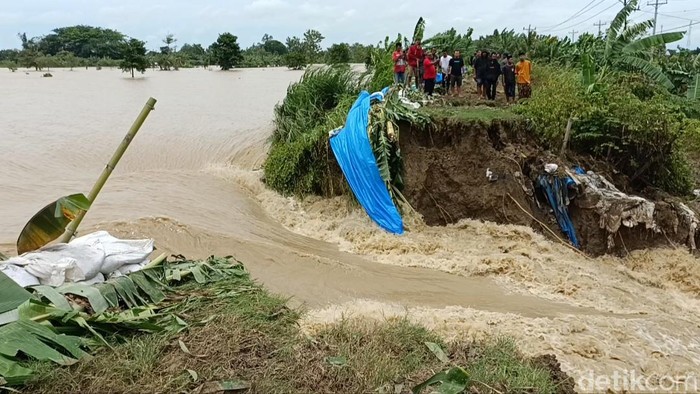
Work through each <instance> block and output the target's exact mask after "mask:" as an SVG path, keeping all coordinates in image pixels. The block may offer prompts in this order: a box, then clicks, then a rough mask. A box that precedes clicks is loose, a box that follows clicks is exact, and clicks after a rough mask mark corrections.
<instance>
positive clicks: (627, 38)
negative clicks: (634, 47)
mask: <svg viewBox="0 0 700 394" xmlns="http://www.w3.org/2000/svg"><path fill="white" fill-rule="evenodd" d="M653 27H654V20H653V19H649V20H646V21H643V22H639V23H635V24H634V25H629V26H627V28H626V29H625V30H624V31H623V32H622V34H620V37H619V41H622V42H631V41H634V40H636V39H637V38H638V37H640V36H641V35H643V34H644V33H646V32H647V31H649V29H651V28H653Z"/></svg>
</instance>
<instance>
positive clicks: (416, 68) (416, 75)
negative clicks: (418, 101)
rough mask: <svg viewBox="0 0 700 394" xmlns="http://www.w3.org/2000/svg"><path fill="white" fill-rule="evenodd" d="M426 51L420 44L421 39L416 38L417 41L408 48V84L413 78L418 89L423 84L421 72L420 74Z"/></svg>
mask: <svg viewBox="0 0 700 394" xmlns="http://www.w3.org/2000/svg"><path fill="white" fill-rule="evenodd" d="M423 56H424V52H423V47H421V45H420V40H416V42H415V43H414V44H413V45H411V46H410V47H409V48H408V54H407V58H408V81H407V82H408V85H410V84H411V79H414V80H415V86H416V89H418V88H420V84H421V78H422V76H421V74H420V69H421V67H422V64H420V63H422V60H423Z"/></svg>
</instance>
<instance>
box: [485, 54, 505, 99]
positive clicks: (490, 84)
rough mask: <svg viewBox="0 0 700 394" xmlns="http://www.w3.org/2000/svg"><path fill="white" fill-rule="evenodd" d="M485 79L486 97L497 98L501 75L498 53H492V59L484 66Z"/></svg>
mask: <svg viewBox="0 0 700 394" xmlns="http://www.w3.org/2000/svg"><path fill="white" fill-rule="evenodd" d="M483 75H484V79H485V80H486V83H485V88H486V97H488V99H489V100H491V101H493V100H495V99H496V87H497V86H498V77H500V76H501V64H500V63H499V62H498V54H497V53H494V54H492V55H491V60H489V61H488V63H486V66H485V67H484V74H483Z"/></svg>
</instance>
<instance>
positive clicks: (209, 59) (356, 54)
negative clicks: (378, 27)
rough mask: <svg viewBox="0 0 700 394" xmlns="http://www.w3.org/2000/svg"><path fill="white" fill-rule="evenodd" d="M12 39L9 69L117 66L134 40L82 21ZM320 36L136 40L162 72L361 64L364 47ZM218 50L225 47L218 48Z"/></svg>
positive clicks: (0, 61) (5, 54) (0, 63)
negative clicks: (244, 44) (244, 43)
mask: <svg viewBox="0 0 700 394" xmlns="http://www.w3.org/2000/svg"><path fill="white" fill-rule="evenodd" d="M18 37H19V40H20V43H21V49H2V50H0V67H2V68H9V69H10V70H17V69H19V68H22V67H23V68H33V69H36V70H44V69H50V68H58V67H65V68H71V69H73V68H75V67H119V66H120V64H122V63H123V62H124V60H125V58H126V57H127V55H128V52H125V51H126V50H127V49H128V48H125V44H128V43H130V42H131V41H133V40H134V38H131V37H128V36H126V35H124V34H123V33H121V32H119V31H116V30H112V29H105V28H101V27H92V26H85V25H77V26H68V27H61V28H58V29H54V30H53V31H52V32H51V33H49V34H47V35H44V36H40V37H28V36H27V33H20V34H18ZM323 39H324V37H323V35H322V34H321V33H320V32H318V31H316V30H307V31H306V32H305V33H304V35H303V36H302V37H301V38H300V37H296V36H293V37H288V38H287V39H286V42H281V41H279V40H276V39H274V38H273V37H272V36H271V35H269V34H265V35H264V36H263V37H262V40H261V41H260V42H259V43H255V44H253V45H251V46H250V47H248V48H246V49H241V48H240V46H239V43H238V38H237V37H236V36H235V35H233V34H231V33H222V34H221V35H220V36H219V38H218V39H217V41H216V42H214V43H212V44H211V45H209V46H202V45H201V44H196V43H192V44H190V43H186V44H183V45H182V46H181V47H178V46H177V41H178V40H177V38H175V36H174V35H173V34H167V35H166V36H165V37H163V39H162V46H160V47H159V49H158V50H156V51H146V49H145V43H143V42H142V41H140V40H137V41H138V42H142V43H143V44H144V46H143V48H144V49H143V50H144V52H145V58H146V61H147V63H148V66H147V67H146V68H154V69H160V70H163V71H169V70H178V69H180V68H188V67H208V66H210V65H219V66H221V67H222V68H223V69H230V68H232V67H276V66H288V67H289V68H294V69H302V68H304V67H306V66H307V65H309V64H314V63H324V62H327V63H329V64H331V63H349V62H350V63H364V62H365V60H366V58H367V54H368V50H369V47H368V46H366V45H362V44H359V43H355V44H352V45H350V44H346V43H342V44H337V45H336V46H332V47H331V48H330V49H329V50H327V51H324V50H323V49H322V48H321V45H320V44H321V42H322V41H323ZM222 46H223V47H222ZM222 48H225V51H223V52H222ZM132 50H133V49H132ZM130 70H131V69H129V71H130Z"/></svg>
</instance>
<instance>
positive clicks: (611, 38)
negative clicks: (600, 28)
mask: <svg viewBox="0 0 700 394" xmlns="http://www.w3.org/2000/svg"><path fill="white" fill-rule="evenodd" d="M637 3H639V0H630V2H629V3H627V5H626V6H624V7H622V9H621V10H620V11H619V12H618V13H617V15H615V18H614V19H613V20H612V22H610V27H609V28H608V30H607V32H606V36H607V37H606V43H605V58H608V57H609V55H610V53H611V51H612V49H613V43H614V42H615V41H617V38H618V35H619V34H620V29H622V27H623V26H624V25H625V21H627V19H628V18H629V16H630V15H631V14H632V12H634V10H635V9H636V8H637Z"/></svg>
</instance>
